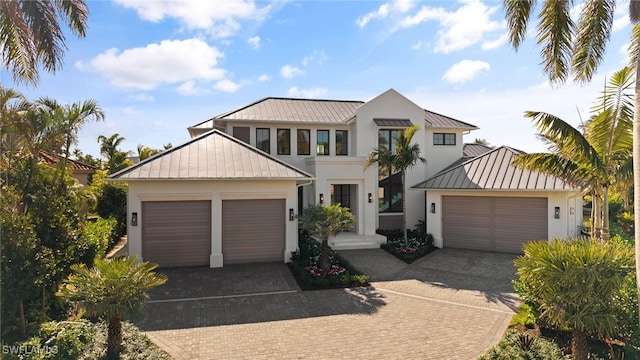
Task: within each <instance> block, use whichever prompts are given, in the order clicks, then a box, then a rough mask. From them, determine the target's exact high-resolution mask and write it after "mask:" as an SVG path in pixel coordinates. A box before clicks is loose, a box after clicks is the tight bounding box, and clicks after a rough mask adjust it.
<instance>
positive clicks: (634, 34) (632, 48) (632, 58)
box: [627, 1, 640, 69]
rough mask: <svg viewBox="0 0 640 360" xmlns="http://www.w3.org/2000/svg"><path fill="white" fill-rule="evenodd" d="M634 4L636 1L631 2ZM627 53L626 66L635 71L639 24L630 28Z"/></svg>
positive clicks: (638, 48) (638, 44) (639, 53)
mask: <svg viewBox="0 0 640 360" xmlns="http://www.w3.org/2000/svg"><path fill="white" fill-rule="evenodd" d="M635 2H637V1H631V3H632V4H633V3H635ZM639 7H640V5H639ZM627 51H628V53H629V65H628V66H629V67H631V68H634V69H635V67H636V64H637V63H638V56H640V23H635V24H634V25H633V27H632V28H631V41H630V42H629V48H628V49H627Z"/></svg>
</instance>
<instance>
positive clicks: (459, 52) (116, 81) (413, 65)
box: [0, 0, 631, 156]
mask: <svg viewBox="0 0 640 360" xmlns="http://www.w3.org/2000/svg"><path fill="white" fill-rule="evenodd" d="M87 3H88V6H89V9H90V11H91V15H90V18H89V26H88V32H87V36H86V38H84V39H77V38H75V37H73V36H71V35H69V36H68V38H67V45H68V48H69V50H68V51H67V53H66V55H65V66H64V69H63V70H62V71H59V72H57V73H56V74H55V75H50V74H46V73H43V74H42V77H41V82H40V84H39V85H38V86H37V87H35V88H33V87H31V88H29V87H24V86H16V85H15V84H14V83H13V82H12V79H11V77H10V76H9V74H8V73H7V72H6V71H1V72H0V81H1V82H2V84H3V86H7V87H15V88H17V89H18V90H20V91H21V92H23V93H24V94H25V95H26V96H27V97H28V98H30V99H34V100H35V99H36V98H37V97H39V96H49V97H53V98H55V99H57V100H58V101H60V102H62V103H72V102H77V101H81V100H85V99H95V100H97V101H98V103H99V104H100V106H101V107H102V108H103V110H104V111H105V113H106V120H105V121H104V122H100V123H92V124H88V125H86V126H85V127H84V128H83V130H82V131H81V132H80V136H79V144H78V147H79V148H80V149H81V150H82V151H83V152H84V153H89V154H92V155H94V156H96V155H99V150H98V143H97V141H96V138H97V137H98V135H106V136H109V135H111V134H113V133H119V134H121V135H122V136H124V137H125V138H126V141H125V142H124V143H123V150H135V148H136V146H137V145H138V144H144V145H147V146H151V147H156V148H161V147H162V145H163V144H166V143H169V142H170V143H172V144H173V145H177V144H179V143H182V142H184V141H186V140H188V138H189V136H188V133H187V130H186V128H187V127H188V126H190V125H193V124H196V123H198V122H201V121H203V120H206V119H208V118H210V117H212V116H214V115H217V114H219V113H221V112H224V111H227V110H231V109H234V108H237V107H240V106H244V105H246V104H249V103H251V102H254V101H256V100H259V99H261V98H264V97H268V96H279V97H296V98H319V99H341V100H363V101H366V100H368V99H371V98H372V97H374V96H376V95H378V94H380V93H382V92H384V91H385V90H387V89H389V88H394V89H396V90H397V91H399V92H401V93H402V94H404V95H405V96H407V97H408V98H409V99H411V100H413V101H414V102H415V103H417V104H418V105H420V106H422V107H424V108H426V109H429V110H431V111H435V112H439V113H442V114H444V115H448V116H451V117H454V118H456V119H459V120H462V121H465V122H469V123H472V124H474V125H477V126H478V127H480V130H477V131H473V132H472V133H470V134H469V135H467V136H466V137H465V141H466V142H472V141H473V140H474V139H475V138H485V139H486V140H488V141H489V142H490V143H491V144H492V145H510V146H512V147H515V148H518V149H521V150H524V151H528V152H537V151H544V150H545V149H544V147H543V145H542V144H541V143H540V142H539V141H537V140H536V138H535V129H534V128H533V127H532V125H531V123H530V122H529V120H527V119H525V118H524V117H523V116H522V114H523V112H524V111H526V110H536V111H547V112H550V113H553V114H555V115H558V116H560V117H562V118H563V119H565V120H567V121H570V122H571V123H573V124H576V125H577V124H578V123H579V121H580V118H579V115H578V112H579V113H580V114H581V116H582V117H583V118H585V119H586V118H587V117H588V113H589V108H590V107H591V105H592V104H593V101H594V100H595V99H596V98H597V96H598V94H599V92H600V90H601V89H602V88H603V85H604V83H605V78H606V76H607V75H610V74H611V73H613V72H614V71H616V70H618V69H620V68H621V67H622V66H624V65H625V64H626V63H627V55H626V47H627V43H628V39H629V32H630V30H631V26H630V25H629V23H628V20H627V19H628V15H627V7H628V2H624V1H623V2H620V3H619V4H618V9H617V12H618V13H617V14H616V17H615V22H614V32H613V35H612V38H611V41H610V43H609V45H608V50H607V54H606V58H605V61H604V62H603V64H602V65H601V66H600V68H599V72H598V73H597V75H596V76H595V77H594V80H593V82H592V83H591V84H588V85H585V86H580V85H575V84H567V85H564V86H559V87H552V86H550V85H549V84H548V82H547V81H546V78H545V76H544V74H543V73H542V68H541V66H540V65H539V63H540V59H539V56H538V53H539V50H540V49H539V48H538V47H537V46H536V44H535V39H534V36H533V35H534V34H535V32H534V31H535V30H534V29H533V27H532V28H531V30H530V31H529V35H528V37H527V41H526V42H525V43H524V44H523V46H522V47H521V48H520V50H519V51H518V52H515V51H514V50H513V49H512V48H511V47H510V46H509V45H508V44H507V43H506V28H505V23H504V13H503V9H502V1H498V0H491V1H487V0H484V1H483V0H462V1H453V0H452V1H411V0H396V1H389V2H383V1H274V2H268V1H250V0H215V1H206V0H203V1H199V0H167V1H129V0H114V1H91V0H88V1H87ZM579 8H580V4H579V2H578V1H576V9H575V13H576V14H577V13H579ZM576 16H577V15H576Z"/></svg>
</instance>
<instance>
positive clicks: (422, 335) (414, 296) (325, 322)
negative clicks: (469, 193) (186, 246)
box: [138, 249, 519, 359]
mask: <svg viewBox="0 0 640 360" xmlns="http://www.w3.org/2000/svg"><path fill="white" fill-rule="evenodd" d="M340 254H341V255H343V256H344V257H345V258H346V259H347V260H349V261H350V262H351V263H352V264H353V265H354V266H355V267H356V268H358V269H359V270H361V271H362V272H364V273H366V274H368V275H369V276H371V279H372V282H371V286H370V287H367V288H352V289H335V290H322V291H301V290H300V289H299V287H298V286H297V285H296V284H295V281H294V279H293V277H292V276H291V274H290V273H289V271H288V269H287V267H286V265H284V264H279V263H269V264H250V265H236V266H227V267H224V268H220V269H206V268H198V269H175V270H167V271H166V273H167V275H168V276H169V281H168V282H167V284H166V285H163V286H162V287H160V288H158V289H156V291H154V292H153V294H152V301H151V302H150V303H149V305H148V306H147V311H146V313H147V317H146V319H145V320H144V321H142V322H140V323H138V325H139V326H140V328H141V329H142V330H144V331H146V333H147V334H148V335H149V337H150V338H151V339H152V340H153V341H154V342H155V343H156V344H158V345H159V346H160V347H161V348H162V349H164V350H165V351H167V352H168V353H169V354H170V355H172V356H173V357H174V358H176V359H372V358H382V359H474V358H476V357H477V356H478V355H479V354H480V353H482V352H483V351H484V350H485V349H486V348H488V347H489V346H490V345H492V344H493V343H495V342H497V341H498V340H499V339H500V337H501V335H502V332H503V331H504V330H505V328H506V327H507V325H508V323H509V320H510V319H511V317H512V315H513V314H514V312H515V310H516V309H517V307H518V305H519V299H518V298H517V297H516V295H515V294H513V290H512V287H511V280H512V279H513V276H514V272H515V269H514V267H513V263H512V261H513V258H514V255H508V254H498V253H487V252H477V251H466V250H452V249H441V250H437V251H435V252H434V253H432V254H429V255H427V256H425V257H424V258H422V259H420V260H419V261H417V262H415V263H413V264H411V265H406V264H405V263H403V262H401V261H400V260H397V259H396V258H394V257H393V256H391V255H389V254H387V253H386V252H384V251H383V250H380V249H374V250H349V251H341V252H340Z"/></svg>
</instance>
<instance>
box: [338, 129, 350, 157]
mask: <svg viewBox="0 0 640 360" xmlns="http://www.w3.org/2000/svg"><path fill="white" fill-rule="evenodd" d="M347 135H348V132H347V130H336V155H347V152H348V146H347V145H349V144H348V142H347V138H348V136H347Z"/></svg>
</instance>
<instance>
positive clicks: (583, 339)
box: [571, 329, 589, 360]
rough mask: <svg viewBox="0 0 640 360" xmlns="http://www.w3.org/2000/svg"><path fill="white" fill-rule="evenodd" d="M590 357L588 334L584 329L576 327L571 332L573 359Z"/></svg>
mask: <svg viewBox="0 0 640 360" xmlns="http://www.w3.org/2000/svg"><path fill="white" fill-rule="evenodd" d="M588 358H589V346H588V345H587V334H586V333H585V332H584V331H582V330H576V329H574V330H573V331H572V332H571V359H573V360H587V359H588Z"/></svg>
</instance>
